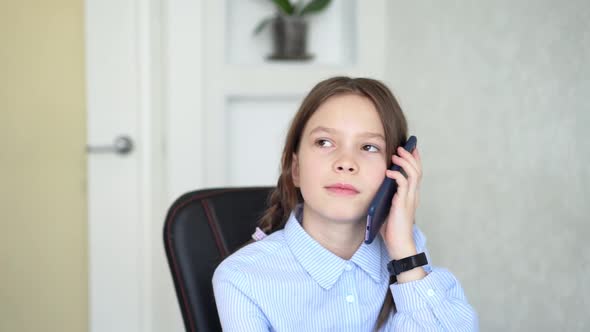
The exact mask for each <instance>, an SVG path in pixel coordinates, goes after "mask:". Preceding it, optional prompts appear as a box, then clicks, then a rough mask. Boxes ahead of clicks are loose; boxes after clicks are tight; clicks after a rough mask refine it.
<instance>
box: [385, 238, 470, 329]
mask: <svg viewBox="0 0 590 332" xmlns="http://www.w3.org/2000/svg"><path fill="white" fill-rule="evenodd" d="M414 240H415V242H416V248H417V249H418V252H425V253H426V255H427V256H428V252H427V250H426V237H425V236H424V234H422V232H421V231H420V230H419V229H418V228H417V227H414ZM428 260H429V262H430V257H428ZM424 270H425V271H426V272H427V273H428V274H427V276H426V277H425V278H424V279H421V280H416V281H411V282H407V283H402V284H398V283H395V284H393V285H391V286H390V289H391V292H392V294H393V301H394V303H395V306H396V309H397V312H396V313H395V314H393V316H392V317H390V319H389V321H388V324H387V327H388V328H387V329H386V330H387V331H469V332H471V331H478V330H479V322H478V317H477V313H476V312H475V310H474V309H473V307H472V306H471V305H469V303H468V302H467V298H466V297H465V293H464V292H463V288H462V287H461V285H460V283H459V281H458V280H457V278H455V276H454V275H453V274H452V273H451V272H450V271H448V270H446V269H444V268H440V267H435V266H431V265H430V264H429V265H427V266H425V267H424Z"/></svg>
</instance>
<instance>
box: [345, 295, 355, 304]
mask: <svg viewBox="0 0 590 332" xmlns="http://www.w3.org/2000/svg"><path fill="white" fill-rule="evenodd" d="M346 302H348V303H352V302H354V296H352V295H348V296H347V297H346Z"/></svg>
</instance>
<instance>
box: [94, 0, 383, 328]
mask: <svg viewBox="0 0 590 332" xmlns="http://www.w3.org/2000/svg"><path fill="white" fill-rule="evenodd" d="M366 1H370V2H371V5H370V6H365V5H363V6H361V5H360V3H359V1H354V0H341V1H334V2H333V3H332V5H331V7H330V8H329V9H328V10H327V11H326V12H325V13H323V14H322V16H317V17H315V18H312V27H315V31H316V33H314V34H313V35H312V36H311V38H310V52H311V53H313V54H314V56H315V57H314V59H313V60H312V61H310V62H307V63H275V62H268V61H266V60H265V57H266V56H267V55H268V54H269V53H270V36H269V34H263V35H261V36H257V37H253V36H252V34H251V31H252V29H253V27H254V26H255V25H256V23H257V22H258V20H259V19H261V18H263V17H265V16H267V15H269V14H272V13H273V12H274V9H273V7H272V4H271V2H270V1H246V0H225V1H220V0H202V1H197V0H86V43H87V49H86V53H87V81H88V89H87V98H88V144H89V146H91V147H93V146H96V145H104V144H108V143H111V142H112V141H113V140H114V139H116V138H117V137H118V136H119V135H127V136H128V137H129V138H131V139H132V140H133V142H134V150H133V151H131V152H130V153H128V154H125V155H122V154H117V153H113V152H96V153H89V158H88V165H89V166H88V167H89V170H88V171H89V172H88V176H89V181H88V184H89V188H88V198H89V201H88V204H89V239H90V247H89V262H90V263H89V264H90V266H89V267H90V325H91V331H93V332H97V331H109V332H110V331H154V332H155V331H181V330H183V324H182V319H181V317H180V311H179V306H178V303H177V301H176V297H175V294H174V288H173V284H172V279H171V276H170V272H169V269H168V265H167V263H166V260H165V254H164V248H163V245H162V233H161V232H162V226H163V222H164V216H165V212H166V208H167V207H168V206H169V205H170V204H171V203H172V201H173V200H174V199H175V198H177V197H178V196H179V195H180V194H182V193H184V192H186V191H190V190H195V189H199V188H204V187H216V186H245V185H273V184H275V182H276V177H277V174H278V162H279V157H280V152H281V151H280V150H281V147H282V143H283V142H284V134H285V130H286V129H287V126H288V123H289V121H290V118H291V116H292V114H293V113H294V112H295V111H296V108H297V106H298V104H299V103H300V101H301V98H302V97H303V96H304V95H305V93H306V92H307V91H308V90H309V89H310V88H311V87H312V86H313V85H314V84H315V83H317V82H318V81H319V80H321V79H324V78H327V77H330V76H335V75H341V74H344V75H350V76H372V77H376V78H383V76H384V73H385V38H384V33H385V17H384V15H385V12H386V10H385V0H366ZM366 1H365V0H363V4H364V3H365V2H366ZM312 29H313V28H312ZM360 36H365V37H364V38H360Z"/></svg>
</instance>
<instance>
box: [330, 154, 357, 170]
mask: <svg viewBox="0 0 590 332" xmlns="http://www.w3.org/2000/svg"><path fill="white" fill-rule="evenodd" d="M334 171H335V172H336V173H350V174H355V173H356V172H358V165H357V164H356V162H355V161H354V159H353V158H352V157H350V156H348V155H343V156H341V157H340V158H339V159H338V160H336V161H335V162H334Z"/></svg>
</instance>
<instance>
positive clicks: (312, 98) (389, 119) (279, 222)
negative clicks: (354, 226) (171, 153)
mask: <svg viewBox="0 0 590 332" xmlns="http://www.w3.org/2000/svg"><path fill="white" fill-rule="evenodd" d="M341 94H357V95H360V96H364V97H367V98H369V99H370V100H371V101H372V102H373V104H374V105H375V108H376V109H377V113H379V117H380V119H381V123H382V124H383V130H384V132H385V140H386V144H387V147H386V156H391V155H392V152H393V151H395V149H397V147H398V146H399V145H401V144H403V142H405V140H406V139H407V131H408V130H407V122H406V118H405V116H404V114H403V112H402V110H401V108H400V106H399V104H398V102H397V100H396V99H395V97H394V96H393V94H392V93H391V91H390V90H389V89H388V88H387V87H386V86H385V85H384V84H383V83H381V82H380V81H377V80H374V79H369V78H350V77H333V78H330V79H327V80H324V81H322V82H320V83H318V84H317V85H316V86H315V87H314V88H313V89H312V90H311V91H310V92H309V94H308V95H307V97H305V99H304V100H303V102H302V103H301V106H300V107H299V110H298V112H297V114H295V117H294V118H293V121H292V122H291V127H290V128H289V131H288V134H287V139H286V142H285V148H284V149H283V154H282V158H281V168H280V171H281V174H280V176H279V179H278V181H277V187H276V188H275V189H274V191H273V192H272V193H271V194H270V197H269V207H268V209H267V210H266V211H265V213H264V215H263V216H262V218H261V220H260V228H261V229H262V230H263V231H264V232H265V233H266V234H270V233H272V232H275V231H277V230H280V229H282V228H283V227H285V223H286V221H287V220H288V219H289V215H290V213H291V211H292V210H293V209H294V208H295V205H297V203H301V202H303V197H302V196H301V191H300V190H299V188H297V187H295V184H294V183H293V178H292V175H291V174H292V173H291V167H292V163H293V154H294V153H295V154H296V153H297V152H298V150H299V143H300V140H301V136H302V134H303V130H304V128H305V125H306V123H307V121H308V120H309V119H310V118H311V116H312V115H313V114H314V113H315V111H316V110H317V109H318V108H319V106H320V105H321V104H322V103H323V102H324V101H326V100H327V99H328V98H330V97H331V96H335V95H341ZM387 160H390V158H387ZM388 166H389V165H388ZM390 282H391V280H390ZM391 310H394V312H395V304H394V303H393V296H392V295H391V291H389V289H388V291H387V293H386V295H385V300H384V302H383V305H382V307H381V311H380V313H379V317H378V319H377V327H376V329H379V328H380V327H381V326H382V325H383V323H385V321H386V320H387V318H388V317H389V313H390V312H391Z"/></svg>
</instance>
